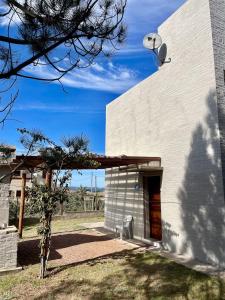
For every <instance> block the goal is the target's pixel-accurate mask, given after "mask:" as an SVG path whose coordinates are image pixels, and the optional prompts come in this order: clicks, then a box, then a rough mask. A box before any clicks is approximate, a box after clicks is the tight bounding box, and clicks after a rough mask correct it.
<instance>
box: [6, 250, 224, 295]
mask: <svg viewBox="0 0 225 300" xmlns="http://www.w3.org/2000/svg"><path fill="white" fill-rule="evenodd" d="M37 274H38V265H34V266H30V267H29V268H27V269H26V270H24V271H22V272H20V273H17V274H14V275H7V276H5V277H2V278H1V280H0V299H1V300H2V299H4V300H6V299H21V300H22V299H76V300H79V299H90V300H99V299H100V300H104V299H107V300H110V299H111V300H114V299H124V300H125V299H137V300H147V299H151V300H169V299H174V300H183V299H184V300H186V299H190V300H222V299H225V282H224V281H222V280H220V279H218V278H216V277H209V276H207V275H204V274H201V273H198V272H195V271H193V270H190V269H187V268H185V267H183V266H180V265H177V264H176V263H174V262H172V261H170V260H168V259H166V258H163V257H161V256H158V255H157V254H155V253H150V252H146V253H135V252H133V251H130V252H129V251H124V252H122V253H119V254H114V255H111V256H108V257H105V258H102V259H94V260H92V261H91V262H89V263H82V264H78V265H74V266H70V267H62V268H61V269H60V268H58V269H55V270H54V269H53V270H52V273H51V274H50V276H49V277H48V278H46V279H44V280H39V279H38V278H37Z"/></svg>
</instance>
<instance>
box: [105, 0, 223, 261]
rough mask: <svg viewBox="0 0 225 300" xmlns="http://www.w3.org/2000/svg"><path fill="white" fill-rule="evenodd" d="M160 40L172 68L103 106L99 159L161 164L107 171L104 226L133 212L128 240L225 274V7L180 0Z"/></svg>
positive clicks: (219, 2) (215, 0)
mask: <svg viewBox="0 0 225 300" xmlns="http://www.w3.org/2000/svg"><path fill="white" fill-rule="evenodd" d="M149 10H150V11H151V8H150V7H149ZM158 32H159V34H160V35H161V37H162V39H163V42H164V43H165V45H166V46H167V50H168V56H167V57H168V58H171V59H172V61H171V63H168V64H164V65H163V66H162V67H160V69H159V70H158V71H157V72H156V73H155V74H153V75H152V76H150V77H149V78H147V79H146V80H144V81H143V82H141V83H140V84H138V85H137V86H136V87H134V88H132V89H131V90H129V91H128V92H127V93H125V94H124V95H122V96H121V97H119V98H118V99H116V100H115V101H113V102H112V103H110V104H109V105H108V106H107V125H106V154H107V155H110V156H115V155H121V154H124V155H128V156H149V157H151V156H152V157H161V165H158V166H156V168H152V170H151V169H150V168H149V170H148V172H138V171H137V172H134V170H133V172H130V170H129V168H127V169H126V168H125V169H119V168H118V169H115V168H114V169H109V170H107V172H106V211H105V212H106V220H105V226H106V227H107V228H110V229H113V230H115V226H116V225H117V224H118V222H120V221H121V219H123V217H124V216H126V215H130V214H131V215H133V217H134V236H135V237H136V238H138V239H157V240H161V241H162V244H163V246H164V247H165V248H166V249H168V250H170V251H173V252H175V253H178V254H182V255H185V256H186V257H190V258H195V259H199V260H200V261H203V262H209V263H213V264H217V265H220V266H222V267H225V200H224V182H225V78H224V74H225V1H224V0H187V1H186V3H185V4H184V5H183V6H182V7H181V8H180V9H179V10H178V11H176V12H175V13H174V14H173V15H172V16H171V17H170V18H169V19H168V20H166V21H165V23H163V24H162V25H161V26H160V27H159V29H158Z"/></svg>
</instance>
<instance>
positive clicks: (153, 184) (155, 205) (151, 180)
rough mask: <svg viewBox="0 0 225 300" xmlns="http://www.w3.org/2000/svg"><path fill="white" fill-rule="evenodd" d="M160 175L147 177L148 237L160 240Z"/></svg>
mask: <svg viewBox="0 0 225 300" xmlns="http://www.w3.org/2000/svg"><path fill="white" fill-rule="evenodd" d="M160 187H161V177H160V176H153V177H148V196H149V210H150V211H149V223H150V237H151V238H154V239H156V240H162V220H161V195H160Z"/></svg>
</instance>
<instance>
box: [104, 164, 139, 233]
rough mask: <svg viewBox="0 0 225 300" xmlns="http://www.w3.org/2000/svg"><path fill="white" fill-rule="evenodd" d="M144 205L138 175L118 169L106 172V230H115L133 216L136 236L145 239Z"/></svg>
mask: <svg viewBox="0 0 225 300" xmlns="http://www.w3.org/2000/svg"><path fill="white" fill-rule="evenodd" d="M139 185H140V189H139V188H138V186H139ZM125 199H126V200H125ZM124 200H125V201H124ZM143 205H144V203H143V189H142V179H141V176H139V174H138V173H128V172H126V171H119V169H118V168H115V169H112V170H107V171H106V194H105V227H106V228H109V229H112V230H115V228H116V225H120V224H121V222H122V220H123V219H124V217H125V216H127V215H132V216H133V218H134V224H135V226H134V236H137V237H141V238H143V237H144V236H143V234H144V220H143V210H144V206H143Z"/></svg>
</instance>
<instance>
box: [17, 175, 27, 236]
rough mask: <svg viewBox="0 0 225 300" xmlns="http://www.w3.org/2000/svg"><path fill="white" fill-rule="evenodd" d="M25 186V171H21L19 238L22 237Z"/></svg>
mask: <svg viewBox="0 0 225 300" xmlns="http://www.w3.org/2000/svg"><path fill="white" fill-rule="evenodd" d="M25 188H26V173H23V174H22V180H21V198H20V214H19V237H20V238H22V235H23V219H24V207H25Z"/></svg>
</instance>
